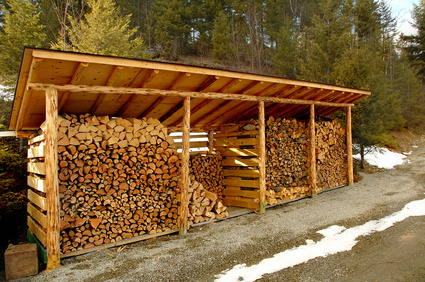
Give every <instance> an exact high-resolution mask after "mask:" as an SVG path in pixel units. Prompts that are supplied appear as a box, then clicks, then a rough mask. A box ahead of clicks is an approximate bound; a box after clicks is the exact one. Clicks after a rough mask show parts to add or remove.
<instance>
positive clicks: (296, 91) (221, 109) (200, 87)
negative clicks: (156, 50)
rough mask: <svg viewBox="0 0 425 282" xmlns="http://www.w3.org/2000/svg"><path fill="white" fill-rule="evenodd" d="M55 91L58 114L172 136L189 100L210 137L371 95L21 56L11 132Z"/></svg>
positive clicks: (136, 65)
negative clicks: (142, 123)
mask: <svg viewBox="0 0 425 282" xmlns="http://www.w3.org/2000/svg"><path fill="white" fill-rule="evenodd" d="M49 87H54V88H56V89H58V91H59V107H58V110H59V112H67V113H74V114H80V113H91V114H94V115H110V116H121V117H136V118H137V117H143V116H146V117H150V116H152V117H155V118H158V119H159V120H160V121H161V122H163V124H164V125H165V126H168V127H170V128H173V127H175V128H179V126H181V123H182V119H183V118H182V116H183V109H182V105H183V98H184V97H185V96H190V97H191V98H192V102H191V127H192V128H194V129H196V130H202V129H213V128H215V127H218V126H220V125H222V124H225V123H229V122H235V121H239V120H247V119H250V118H257V116H258V112H257V102H258V101H260V100H262V101H264V102H265V109H266V115H273V116H278V117H301V116H304V115H306V114H308V112H309V105H311V104H314V105H316V113H317V114H320V115H325V116H326V115H330V114H332V113H334V112H336V111H338V110H339V109H341V108H343V107H346V106H352V105H353V103H355V102H357V101H359V100H360V99H362V98H364V97H366V96H368V95H370V94H371V93H370V91H365V90H358V89H351V88H345V87H339V86H333V85H326V84H320V83H312V82H305V81H299V80H291V79H283V78H277V77H270V76H263V75H256V74H247V73H240V72H233V71H226V70H218V69H211V68H203V67H195V66H188V65H179V64H172V63H164V62H157V61H145V60H136V59H127V58H118V57H109V56H98V55H89V54H81V53H73V52H63V51H53V50H43V49H30V48H27V49H25V51H24V56H23V60H22V64H21V70H20V74H19V80H18V85H17V89H16V93H15V100H14V104H13V109H12V115H11V121H10V125H9V129H10V130H15V131H16V132H17V133H18V135H20V136H24V135H26V134H28V133H30V132H31V131H34V130H36V129H38V128H39V126H40V125H41V123H42V122H43V121H44V120H45V89H47V88H49Z"/></svg>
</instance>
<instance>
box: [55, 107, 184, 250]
mask: <svg viewBox="0 0 425 282" xmlns="http://www.w3.org/2000/svg"><path fill="white" fill-rule="evenodd" d="M171 142H172V139H171V138H170V137H169V135H168V132H167V128H165V127H164V126H163V125H162V124H161V123H160V122H159V121H158V120H157V119H153V118H149V119H146V118H143V119H122V118H110V117H108V116H102V117H97V116H91V115H89V114H84V115H79V116H77V115H71V114H70V115H68V114H64V115H63V119H62V118H61V119H60V122H59V132H58V162H59V193H60V204H61V206H60V218H61V233H60V241H61V248H62V252H63V253H68V252H72V251H76V250H82V249H86V248H91V247H94V246H99V245H102V244H106V243H111V242H116V241H120V240H122V239H125V238H130V237H133V236H138V235H142V234H154V233H160V232H163V231H168V230H172V229H176V228H177V220H178V207H179V201H178V195H177V194H178V193H179V188H178V180H179V177H180V175H179V174H180V159H179V157H178V154H177V150H176V149H175V148H173V147H172V146H170V145H172V143H171Z"/></svg>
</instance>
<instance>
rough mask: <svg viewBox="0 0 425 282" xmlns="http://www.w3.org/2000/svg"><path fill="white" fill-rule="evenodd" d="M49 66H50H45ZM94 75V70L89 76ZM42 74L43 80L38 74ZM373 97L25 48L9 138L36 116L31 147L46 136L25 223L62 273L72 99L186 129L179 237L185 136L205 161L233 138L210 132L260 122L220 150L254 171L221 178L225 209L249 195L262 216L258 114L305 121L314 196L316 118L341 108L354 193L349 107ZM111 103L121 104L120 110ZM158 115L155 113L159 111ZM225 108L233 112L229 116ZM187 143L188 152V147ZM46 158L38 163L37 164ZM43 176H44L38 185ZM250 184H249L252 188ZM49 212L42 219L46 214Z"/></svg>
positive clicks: (34, 152)
mask: <svg viewBox="0 0 425 282" xmlns="http://www.w3.org/2000/svg"><path fill="white" fill-rule="evenodd" d="M64 62H65V63H64ZM53 65H55V67H52V66H53ZM61 65H67V66H68V68H69V70H68V71H65V70H64V69H61V68H60V66H61ZM93 68H94V69H96V71H95V72H93ZM41 72H48V73H46V74H45V73H43V75H38V73H41ZM89 73H96V74H97V75H96V77H95V78H93V77H91V76H87V75H88V74H89ZM91 79H94V80H95V81H93V80H91ZM167 79H168V80H167ZM84 83H85V84H84ZM370 94H371V93H370V91H365V90H358V89H351V88H346V87H339V86H333V85H325V84H320V83H313V82H306V81H297V80H290V79H283V78H276V77H268V76H263V75H255V74H246V73H238V72H231V71H224V70H214V69H208V68H200V67H194V66H184V65H176V64H170V63H162V62H150V61H139V60H133V59H126V58H114V57H104V56H95V55H88V54H77V53H69V52H59V51H52V50H37V49H26V50H25V51H24V59H23V62H22V67H21V72H20V77H19V82H18V86H17V91H16V95H15V101H14V106H13V110H12V117H11V123H10V130H14V131H15V133H16V136H18V137H21V136H28V135H29V132H34V130H37V129H38V127H39V124H37V122H38V120H37V122H33V117H36V118H37V119H40V120H41V119H43V118H44V115H45V120H46V132H45V136H42V137H37V138H34V140H32V141H31V142H34V143H37V142H38V141H40V140H41V138H42V139H43V140H44V138H45V145H44V146H39V147H35V146H34V147H33V148H31V150H30V151H29V155H30V156H31V158H32V159H33V161H32V162H30V163H29V164H28V169H29V171H30V172H32V173H33V174H31V175H30V176H29V177H28V185H29V186H30V187H32V188H30V189H33V190H29V192H28V195H29V198H31V199H32V200H33V204H34V205H33V204H30V206H28V212H29V221H28V222H29V223H28V224H29V225H31V227H32V231H34V233H36V235H37V236H40V237H39V238H41V240H43V243H44V244H45V246H46V247H47V251H48V259H47V261H48V262H47V270H52V269H55V268H56V267H58V266H59V265H60V261H59V255H60V249H59V230H60V222H59V196H58V175H57V174H58V172H57V169H56V168H57V166H58V164H57V142H58V141H57V122H58V121H57V119H58V110H60V111H61V110H67V109H68V110H69V109H70V108H71V109H75V113H77V112H78V111H79V108H78V106H79V105H77V108H72V107H71V106H70V105H73V104H72V103H73V101H72V100H73V99H74V104H75V99H77V98H84V99H87V101H86V102H87V104H89V107H88V109H89V110H88V111H90V110H91V111H93V113H94V114H95V113H100V112H102V115H110V116H122V117H139V116H140V115H150V116H152V115H155V114H157V115H158V119H159V120H160V121H161V122H164V125H165V126H167V127H168V128H169V129H171V128H173V129H179V130H182V131H183V142H182V143H181V148H182V149H183V152H182V155H181V156H182V158H181V160H182V170H181V173H182V174H181V199H180V201H181V202H180V203H181V206H180V217H179V232H180V234H185V233H186V232H187V214H188V199H187V196H188V195H187V191H188V187H189V178H188V176H189V156H190V155H189V154H190V147H191V143H189V141H190V140H189V135H190V132H191V130H192V131H195V130H198V129H199V130H205V131H208V139H209V142H208V143H204V142H202V144H198V145H204V144H206V145H207V146H205V147H208V153H210V154H211V153H212V151H213V148H215V147H216V146H222V147H225V146H226V142H224V141H223V140H221V141H218V142H215V144H214V143H213V140H214V138H215V137H220V136H221V137H230V136H231V134H230V135H229V134H227V133H217V134H214V133H213V130H215V129H217V128H218V127H219V126H221V125H223V124H225V123H227V122H232V121H235V120H236V121H240V119H239V120H238V118H241V117H243V118H246V119H249V118H256V117H257V114H258V121H259V123H258V125H259V128H258V131H252V132H245V133H244V134H246V135H258V138H256V139H255V138H251V139H249V138H247V139H245V140H244V139H242V138H241V139H232V140H237V141H234V143H235V144H233V145H235V146H256V148H254V149H249V150H247V149H245V148H246V147H239V149H238V152H234V151H231V150H225V153H224V154H223V156H224V157H225V158H226V159H225V160H224V162H225V163H226V164H227V165H228V166H229V167H231V166H252V167H254V168H253V170H250V172H249V174H247V171H244V170H234V171H232V170H231V169H228V170H227V172H226V174H229V175H227V176H236V177H234V178H238V177H239V179H233V180H230V179H229V180H228V181H227V182H226V183H228V185H229V186H230V187H231V189H229V191H228V193H229V195H230V194H231V195H233V196H235V197H234V198H233V199H232V202H233V203H234V204H236V205H237V204H238V203H240V202H241V199H240V198H238V196H243V197H245V196H246V197H247V198H248V199H249V201H246V202H245V204H247V203H248V204H247V205H248V206H249V207H250V208H253V209H257V208H258V207H259V212H260V213H264V212H265V208H266V198H265V193H266V170H265V165H266V145H265V142H266V139H265V116H266V115H270V114H277V115H279V116H280V117H284V116H285V115H289V116H291V114H292V116H296V115H297V116H298V115H299V116H303V117H309V135H310V144H309V155H310V162H311V166H310V177H311V187H310V190H311V192H312V193H315V191H316V189H317V188H316V160H315V118H314V116H315V114H324V115H328V114H331V113H333V112H335V111H337V110H339V109H341V108H345V109H346V117H347V124H346V130H347V132H346V134H347V169H348V183H349V185H352V184H353V159H352V149H351V146H352V132H351V108H352V107H353V106H354V102H357V101H359V100H360V99H362V98H364V97H367V96H369V95H370ZM44 96H45V97H44ZM143 96H146V97H147V96H150V97H147V98H148V99H150V100H149V101H150V102H149V104H146V105H144V107H142V108H141V109H140V111H139V112H137V111H136V110H134V109H132V107H133V108H134V106H132V105H133V104H137V103H136V102H137V101H138V100H141V98H140V97H142V98H143V99H144V97H143ZM152 96H153V98H152ZM40 97H43V98H44V99H41V98H40ZM76 97H77V98H76ZM111 97H112V98H111ZM33 99H34V100H37V99H38V100H37V103H32V100H33ZM108 99H109V101H108ZM111 100H112V102H111ZM105 101H106V102H105ZM116 101H120V102H119V103H120V104H119V107H117V108H116V107H115V104H118V102H116ZM170 101H171V102H170ZM42 103H45V108H44V109H43V110H44V112H41V110H42V106H41V105H42ZM90 103H91V104H90ZM107 103H110V104H107ZM266 103H267V104H266ZM36 104H37V107H36V106H35V105H36ZM105 104H106V105H109V106H108V107H109V108H108V110H110V112H108V111H106V110H105V111H104V107H105ZM139 104H140V103H139ZM111 105H112V106H111ZM288 105H290V106H288ZM157 107H159V108H160V110H161V111H157V110H158V108H157ZM161 107H162V108H161ZM284 107H285V108H284ZM232 110H233V111H234V112H231V111H232ZM37 111H39V112H37ZM218 111H220V112H218ZM70 112H72V111H70ZM223 112H224V114H223ZM211 113H214V114H211ZM191 119H192V121H191ZM40 124H41V123H40ZM37 140H38V141H37ZM192 145H195V144H193V143H192ZM227 145H228V144H227ZM43 157H44V160H45V162H44V163H43V162H40V161H39V160H40V159H43ZM241 160H242V161H241ZM257 168H258V169H257ZM36 174H39V175H40V177H38V176H37V175H36ZM42 175H45V179H44V178H43V176H42ZM247 175H249V176H247ZM244 177H249V178H248V179H249V180H248V179H243V178H244ZM253 178H255V180H252V179H253ZM231 185H234V186H233V187H232V186H231ZM238 185H245V186H246V187H248V188H249V189H245V190H241V189H240V187H238ZM251 188H252V189H251ZM43 193H45V194H43ZM44 195H46V197H44ZM37 203H38V204H39V205H40V206H41V208H40V207H39V206H38V205H37ZM46 211H47V213H46V214H44V213H45V212H46ZM40 223H41V224H40ZM43 224H45V225H43ZM175 231H176V230H175ZM130 241H131V240H130Z"/></svg>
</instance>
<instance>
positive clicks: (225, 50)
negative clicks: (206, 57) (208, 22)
mask: <svg viewBox="0 0 425 282" xmlns="http://www.w3.org/2000/svg"><path fill="white" fill-rule="evenodd" d="M231 32H232V31H231V29H230V24H229V20H228V18H227V17H226V14H225V12H224V11H220V12H219V14H218V16H217V20H216V22H215V24H214V32H213V36H212V46H213V49H212V56H213V58H214V59H215V60H216V61H220V60H223V61H229V60H230V59H231V58H232V57H233V56H232V53H233V50H232V49H233V48H232V44H231V42H232V34H231Z"/></svg>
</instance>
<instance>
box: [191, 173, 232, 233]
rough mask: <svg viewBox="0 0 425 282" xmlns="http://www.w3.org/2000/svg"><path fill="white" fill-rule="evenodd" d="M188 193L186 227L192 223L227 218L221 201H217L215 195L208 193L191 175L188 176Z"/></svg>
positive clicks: (225, 209)
mask: <svg viewBox="0 0 425 282" xmlns="http://www.w3.org/2000/svg"><path fill="white" fill-rule="evenodd" d="M190 180H191V181H190V186H189V191H188V199H189V200H188V201H189V215H188V225H189V226H190V225H192V224H194V223H199V222H204V221H210V220H214V219H223V218H224V217H227V216H229V214H228V212H227V208H226V206H224V205H223V201H222V200H220V199H218V196H217V194H215V193H213V192H210V191H208V190H206V189H205V187H204V186H203V185H202V184H201V183H200V182H198V181H196V180H195V177H194V176H193V175H191V176H190Z"/></svg>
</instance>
